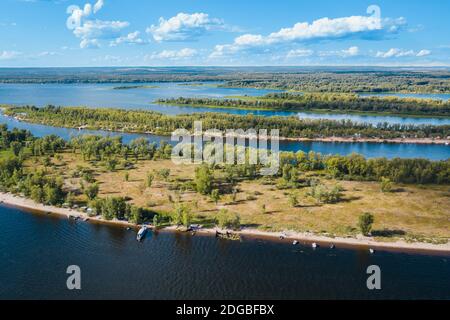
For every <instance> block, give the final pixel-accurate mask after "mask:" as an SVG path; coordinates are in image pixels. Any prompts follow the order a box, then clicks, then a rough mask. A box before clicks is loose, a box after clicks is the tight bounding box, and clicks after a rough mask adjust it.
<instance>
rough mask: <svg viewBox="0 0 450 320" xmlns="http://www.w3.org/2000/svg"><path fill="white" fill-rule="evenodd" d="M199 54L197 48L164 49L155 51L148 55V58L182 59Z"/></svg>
mask: <svg viewBox="0 0 450 320" xmlns="http://www.w3.org/2000/svg"><path fill="white" fill-rule="evenodd" d="M196 55H197V50H195V49H191V48H184V49H181V50H163V51H161V52H158V53H153V54H151V55H149V56H147V57H146V58H147V59H168V60H181V59H186V58H192V57H194V56H196Z"/></svg>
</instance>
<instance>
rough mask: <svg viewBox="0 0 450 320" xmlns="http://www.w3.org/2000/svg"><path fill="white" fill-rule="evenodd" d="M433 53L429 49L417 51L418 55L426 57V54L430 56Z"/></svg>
mask: <svg viewBox="0 0 450 320" xmlns="http://www.w3.org/2000/svg"><path fill="white" fill-rule="evenodd" d="M430 54H431V51H430V50H427V49H422V50H420V51H419V52H418V53H417V55H416V56H417V57H425V56H429V55H430Z"/></svg>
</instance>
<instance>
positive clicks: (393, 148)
mask: <svg viewBox="0 0 450 320" xmlns="http://www.w3.org/2000/svg"><path fill="white" fill-rule="evenodd" d="M0 123H4V124H7V125H8V128H19V129H26V130H30V131H31V133H33V134H34V135H35V136H38V137H42V136H45V135H50V134H55V135H58V136H60V137H62V138H64V139H66V140H68V139H70V137H72V136H76V135H80V134H100V135H109V136H121V137H122V138H123V142H125V143H128V142H130V141H131V140H133V139H136V138H138V137H145V138H147V139H149V140H150V141H151V142H156V143H159V142H161V141H163V140H164V141H167V142H169V143H172V144H174V142H171V141H170V137H167V136H156V135H149V134H134V133H118V132H106V131H96V130H81V131H79V130H76V129H68V128H58V127H51V126H45V125H39V124H32V123H26V122H20V121H17V120H15V119H13V118H10V117H6V116H4V115H3V114H2V113H0ZM280 150H282V151H294V152H297V151H299V150H302V151H304V152H309V151H315V152H320V153H322V154H341V155H348V154H351V153H359V154H362V155H364V156H365V157H367V158H377V157H386V158H395V157H400V158H426V159H431V160H446V159H448V158H450V146H446V145H444V144H439V145H432V144H400V143H366V142H358V143H339V142H298V141H281V142H280Z"/></svg>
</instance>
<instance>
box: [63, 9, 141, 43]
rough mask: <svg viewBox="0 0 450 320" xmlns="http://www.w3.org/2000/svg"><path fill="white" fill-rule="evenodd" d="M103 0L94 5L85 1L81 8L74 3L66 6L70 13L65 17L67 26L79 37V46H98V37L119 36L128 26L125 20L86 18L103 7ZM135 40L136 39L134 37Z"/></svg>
mask: <svg viewBox="0 0 450 320" xmlns="http://www.w3.org/2000/svg"><path fill="white" fill-rule="evenodd" d="M103 5H104V1H103V0H98V1H97V2H96V3H95V4H94V6H92V4H90V3H86V4H85V5H84V7H83V8H82V9H81V8H80V7H78V6H76V5H71V6H69V7H68V8H67V13H68V14H69V15H70V16H69V17H68V18H67V22H66V25H67V28H69V29H70V30H73V34H74V35H75V36H76V37H77V38H80V39H81V40H80V48H82V49H83V48H98V47H100V41H99V40H100V39H113V38H120V37H121V34H120V33H121V30H122V29H123V28H126V27H128V26H129V23H128V22H126V21H105V20H98V19H97V20H92V19H88V18H89V17H90V16H91V15H93V14H96V13H97V12H98V11H99V10H101V9H102V8H103ZM125 38H126V37H125ZM134 40H136V39H134Z"/></svg>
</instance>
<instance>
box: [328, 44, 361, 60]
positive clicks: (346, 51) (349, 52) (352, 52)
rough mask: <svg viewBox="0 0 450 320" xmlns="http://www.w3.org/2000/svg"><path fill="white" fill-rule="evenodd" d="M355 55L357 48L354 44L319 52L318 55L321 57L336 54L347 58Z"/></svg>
mask: <svg viewBox="0 0 450 320" xmlns="http://www.w3.org/2000/svg"><path fill="white" fill-rule="evenodd" d="M357 55H359V48H358V47H356V46H353V47H350V48H348V49H343V50H331V51H320V52H319V56H321V57H329V56H337V57H342V58H348V57H355V56H357Z"/></svg>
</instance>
